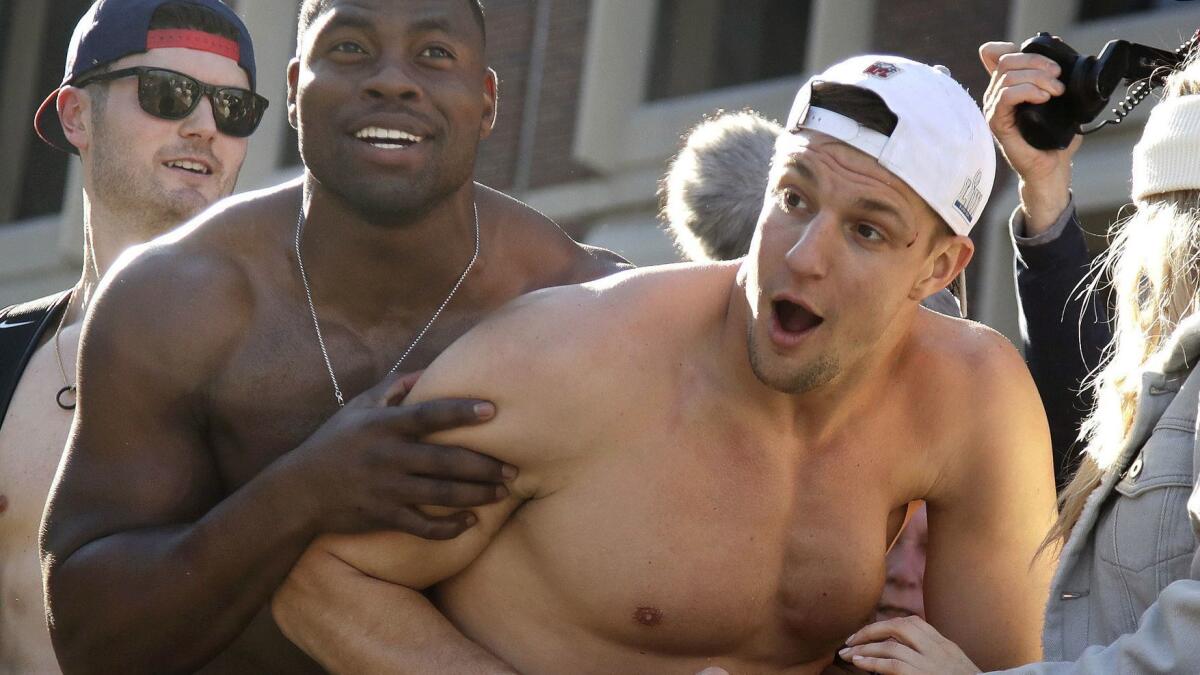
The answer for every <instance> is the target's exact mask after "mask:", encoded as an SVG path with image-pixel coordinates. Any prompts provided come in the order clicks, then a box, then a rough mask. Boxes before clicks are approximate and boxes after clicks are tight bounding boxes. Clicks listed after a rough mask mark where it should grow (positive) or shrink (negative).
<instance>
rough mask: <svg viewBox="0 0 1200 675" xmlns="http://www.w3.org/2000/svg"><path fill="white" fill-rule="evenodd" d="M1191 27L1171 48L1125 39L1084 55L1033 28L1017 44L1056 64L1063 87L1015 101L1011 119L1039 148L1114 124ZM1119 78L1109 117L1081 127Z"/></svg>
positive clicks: (1162, 70)
mask: <svg viewBox="0 0 1200 675" xmlns="http://www.w3.org/2000/svg"><path fill="white" fill-rule="evenodd" d="M1197 35H1200V31H1197V33H1196V34H1195V35H1193V36H1192V38H1191V39H1190V40H1188V41H1187V42H1185V43H1184V44H1183V45H1181V46H1180V47H1179V49H1177V50H1175V51H1174V52H1169V51H1166V50H1163V49H1156V48H1154V47H1147V46H1146V45H1140V44H1136V43H1132V42H1127V41H1125V40H1113V41H1111V42H1109V43H1108V44H1106V45H1104V49H1102V50H1101V51H1100V54H1099V55H1098V56H1084V55H1081V54H1080V53H1079V52H1077V51H1075V50H1074V49H1071V47H1070V46H1068V45H1067V43H1065V42H1063V41H1062V40H1060V39H1059V38H1057V37H1055V36H1053V35H1050V34H1049V33H1038V34H1037V35H1036V36H1035V37H1032V38H1029V39H1028V40H1026V41H1025V43H1024V44H1022V45H1021V51H1023V52H1026V53H1031V54H1041V55H1042V56H1045V57H1048V58H1049V59H1051V60H1052V61H1054V62H1055V63H1057V64H1058V65H1059V67H1060V68H1061V69H1062V72H1061V73H1060V74H1059V76H1058V79H1060V80H1062V83H1063V85H1065V87H1066V92H1065V93H1064V94H1062V95H1061V96H1056V97H1054V98H1052V99H1050V100H1049V101H1048V102H1046V103H1023V104H1021V105H1019V106H1017V109H1016V122H1017V128H1018V129H1019V130H1020V132H1021V135H1022V136H1023V137H1024V138H1025V140H1026V141H1028V142H1029V144H1030V145H1032V146H1033V147H1035V148H1039V149H1041V150H1052V149H1060V150H1061V149H1063V148H1065V147H1067V146H1068V145H1070V143H1071V139H1072V138H1074V137H1075V134H1079V133H1091V132H1092V131H1096V130H1097V129H1099V128H1100V127H1102V126H1104V125H1105V124H1109V123H1113V124H1119V123H1120V122H1121V120H1122V119H1124V118H1125V116H1126V115H1128V114H1129V112H1130V111H1131V110H1133V108H1134V107H1135V106H1137V104H1138V103H1141V101H1142V99H1144V98H1145V97H1146V96H1147V95H1149V93H1150V91H1151V90H1153V89H1154V88H1155V87H1157V86H1161V85H1162V82H1163V80H1164V79H1165V78H1166V76H1167V74H1169V73H1170V72H1171V71H1172V70H1174V69H1175V68H1176V67H1177V66H1178V65H1179V64H1180V63H1181V62H1182V61H1183V59H1184V58H1186V57H1187V55H1188V54H1189V53H1190V52H1191V50H1192V49H1193V47H1194V46H1195V44H1196V41H1197ZM1122 82H1124V83H1125V84H1126V85H1133V86H1131V87H1130V89H1129V91H1128V94H1127V95H1126V97H1125V100H1124V101H1122V102H1121V103H1120V104H1118V106H1117V108H1114V109H1113V114H1114V115H1115V116H1116V117H1115V119H1112V120H1106V121H1105V122H1104V123H1102V124H1100V125H1099V126H1097V127H1095V128H1093V129H1089V130H1087V131H1084V130H1083V129H1082V125H1084V124H1087V123H1089V122H1091V121H1092V120H1094V119H1096V116H1097V115H1099V114H1100V112H1101V111H1102V110H1103V109H1104V107H1105V106H1106V105H1107V104H1108V99H1109V98H1110V97H1111V96H1112V95H1113V92H1114V91H1116V89H1117V87H1118V86H1120V85H1121V83H1122Z"/></svg>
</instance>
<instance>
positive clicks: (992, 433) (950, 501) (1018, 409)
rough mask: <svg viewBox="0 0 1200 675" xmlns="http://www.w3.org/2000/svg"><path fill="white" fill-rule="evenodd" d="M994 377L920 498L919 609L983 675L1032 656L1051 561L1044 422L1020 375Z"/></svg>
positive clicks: (1034, 655)
mask: <svg viewBox="0 0 1200 675" xmlns="http://www.w3.org/2000/svg"><path fill="white" fill-rule="evenodd" d="M1003 379H1005V380H1009V381H1008V382H1005V383H1002V384H1001V385H1000V386H999V390H998V391H995V392H993V393H994V394H995V396H994V397H991V398H990V400H991V403H992V404H991V405H988V406H987V407H979V408H976V409H975V410H974V412H973V414H974V415H976V416H978V417H979V421H978V422H977V423H972V424H971V426H972V427H973V428H974V431H973V433H971V434H970V435H969V436H968V437H967V438H966V439H965V441H964V442H965V445H966V446H968V447H963V448H961V449H960V452H959V455H958V457H956V460H957V461H955V462H954V463H953V465H952V468H951V469H950V470H949V471H948V472H947V474H946V475H944V476H943V479H942V481H941V483H940V485H939V489H938V491H937V494H936V495H934V496H932V497H931V498H930V499H929V545H928V546H929V547H928V558H927V562H926V575H925V596H926V600H925V606H926V612H927V614H928V618H929V621H930V623H931V624H933V625H934V626H935V627H937V628H938V629H939V630H941V631H942V632H943V633H944V634H945V635H946V636H947V637H948V638H950V639H951V640H953V641H954V642H956V643H957V644H959V645H960V646H961V647H962V648H963V650H964V651H965V652H966V653H967V655H968V656H970V657H971V658H972V659H973V660H974V661H975V662H976V663H977V664H979V666H980V667H982V668H984V669H985V670H987V669H989V668H998V667H1006V666H1013V665H1017V664H1019V663H1027V662H1029V661H1032V660H1036V659H1038V658H1040V655H1041V626H1042V615H1043V612H1044V608H1045V603H1046V598H1047V594H1048V592H1049V584H1050V576H1051V573H1052V570H1053V564H1054V562H1055V561H1054V556H1053V555H1051V553H1050V552H1047V553H1045V554H1043V555H1040V556H1039V555H1037V552H1038V547H1039V546H1040V544H1041V541H1042V539H1043V538H1044V537H1045V535H1046V532H1047V531H1048V529H1049V527H1050V524H1051V522H1052V520H1053V518H1054V484H1053V477H1052V471H1051V462H1050V450H1049V433H1048V430H1047V427H1046V421H1045V415H1044V413H1043V412H1042V410H1041V406H1040V404H1039V403H1038V400H1037V395H1036V392H1035V391H1034V390H1033V386H1032V383H1031V382H1029V378H1028V375H1027V374H1025V373H1024V371H1023V369H1022V370H1021V371H1020V372H1019V373H1016V375H1015V376H1014V377H1004V378H1003Z"/></svg>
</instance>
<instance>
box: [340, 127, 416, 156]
mask: <svg viewBox="0 0 1200 675" xmlns="http://www.w3.org/2000/svg"><path fill="white" fill-rule="evenodd" d="M354 137H355V138H357V139H358V140H360V141H362V142H364V143H367V144H368V145H372V146H374V147H376V148H380V149H382V150H403V149H404V148H411V147H412V146H414V145H416V144H418V143H420V142H421V141H423V140H425V137H424V136H418V135H417V134H414V133H410V132H407V131H402V130H400V129H385V128H383V127H367V128H365V129H361V130H359V132H358V133H356V134H354Z"/></svg>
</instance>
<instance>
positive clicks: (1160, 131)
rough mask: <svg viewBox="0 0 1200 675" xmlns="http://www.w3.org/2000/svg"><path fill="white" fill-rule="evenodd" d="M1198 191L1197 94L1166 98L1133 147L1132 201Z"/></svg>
mask: <svg viewBox="0 0 1200 675" xmlns="http://www.w3.org/2000/svg"><path fill="white" fill-rule="evenodd" d="M1176 190H1200V95H1193V96H1175V97H1171V98H1166V99H1164V100H1162V101H1161V102H1159V104H1158V105H1156V106H1154V109H1153V110H1151V111H1150V120H1149V121H1147V122H1146V130H1145V131H1143V132H1142V140H1140V141H1138V143H1137V145H1136V146H1134V148H1133V191H1132V194H1133V200H1134V201H1138V202H1140V201H1145V200H1146V197H1148V196H1150V195H1154V194H1162V193H1164V192H1174V191H1176Z"/></svg>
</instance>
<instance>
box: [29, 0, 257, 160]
mask: <svg viewBox="0 0 1200 675" xmlns="http://www.w3.org/2000/svg"><path fill="white" fill-rule="evenodd" d="M179 1H180V0H96V2H94V3H92V6H91V8H90V9H88V11H87V13H85V14H84V15H83V18H81V19H80V20H79V23H77V24H76V25H75V32H74V33H73V34H72V35H71V44H70V46H69V47H68V48H67V65H66V69H65V72H64V73H63V80H62V84H60V85H59V86H58V88H57V89H55V90H54V91H52V92H50V95H49V96H47V97H46V100H45V101H42V105H41V106H40V107H39V108H38V110H37V113H35V114H34V116H33V130H34V131H36V132H37V135H38V136H39V137H40V138H41V139H42V140H43V141H45V142H47V143H49V144H50V145H52V146H54V147H56V148H58V149H59V150H65V151H67V152H71V153H75V152H76V150H75V147H74V146H73V145H71V144H70V142H68V141H67V138H66V135H65V134H64V133H63V130H62V126H61V125H60V124H59V120H58V94H59V92H60V91H62V89H63V87H68V86H71V85H72V84H74V83H75V82H76V81H77V80H78V79H79V77H80V76H81V75H83V74H85V73H87V72H89V71H91V70H94V69H96V68H98V67H100V66H104V65H108V64H110V63H112V62H113V61H116V60H118V59H122V58H124V57H126V56H129V55H130V54H141V53H143V52H147V51H150V50H151V49H162V48H167V47H182V48H186V49H196V50H199V51H205V52H212V53H213V54H218V55H220V56H224V57H226V58H228V59H230V60H232V61H236V62H237V64H238V65H239V66H241V67H242V70H245V71H246V75H247V76H248V77H249V79H250V89H251V90H253V89H254V88H255V84H254V45H253V44H252V43H251V42H250V31H248V30H246V25H245V24H243V23H242V20H241V19H240V18H238V15H237V14H235V13H234V11H233V10H232V9H230V8H229V6H228V5H226V4H225V3H224V2H221V0H182V1H183V3H184V4H188V5H197V6H199V7H204V8H207V9H209V10H211V11H212V12H214V13H215V14H217V15H218V16H220V17H221V18H223V19H225V20H226V21H228V22H229V24H230V25H232V26H233V27H234V28H235V29H236V30H237V35H238V37H237V40H230V39H227V38H224V37H221V36H219V35H213V34H211V33H206V32H204V31H201V30H197V29H190V28H183V29H154V30H151V28H150V19H151V17H153V16H154V12H155V10H157V9H158V8H159V7H160V6H161V5H165V4H167V3H169V2H179Z"/></svg>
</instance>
